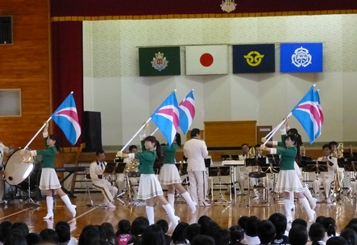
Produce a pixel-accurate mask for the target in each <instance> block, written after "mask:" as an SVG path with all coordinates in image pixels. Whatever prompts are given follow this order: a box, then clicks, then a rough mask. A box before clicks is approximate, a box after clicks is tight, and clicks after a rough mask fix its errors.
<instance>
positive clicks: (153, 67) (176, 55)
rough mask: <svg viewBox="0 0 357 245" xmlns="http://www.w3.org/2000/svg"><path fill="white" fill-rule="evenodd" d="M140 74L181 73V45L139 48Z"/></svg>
mask: <svg viewBox="0 0 357 245" xmlns="http://www.w3.org/2000/svg"><path fill="white" fill-rule="evenodd" d="M139 70H140V76H175V75H181V65H180V47H154V48H139Z"/></svg>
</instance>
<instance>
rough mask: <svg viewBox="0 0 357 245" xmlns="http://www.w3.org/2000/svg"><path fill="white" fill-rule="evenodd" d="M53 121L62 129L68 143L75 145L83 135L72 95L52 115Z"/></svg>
mask: <svg viewBox="0 0 357 245" xmlns="http://www.w3.org/2000/svg"><path fill="white" fill-rule="evenodd" d="M52 119H53V121H54V122H55V123H56V124H57V125H58V127H60V128H61V129H62V131H63V133H64V134H65V136H66V138H67V139H68V141H69V142H70V143H71V144H72V145H75V144H76V142H77V140H78V138H79V136H80V135H81V126H80V125H79V121H78V114H77V107H76V102H75V101H74V98H73V93H70V94H69V95H68V96H67V98H66V99H65V100H64V101H63V102H62V104H61V105H60V106H59V107H58V108H57V110H56V111H55V112H54V113H53V114H52Z"/></svg>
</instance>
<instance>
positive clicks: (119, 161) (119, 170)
mask: <svg viewBox="0 0 357 245" xmlns="http://www.w3.org/2000/svg"><path fill="white" fill-rule="evenodd" d="M123 160H124V159H123V158H116V159H114V162H115V164H116V167H115V169H114V172H115V173H116V174H124V189H123V190H122V192H121V193H119V194H118V195H117V196H116V197H115V198H116V199H117V200H118V201H119V202H121V203H122V204H124V201H123V200H121V197H122V196H123V195H124V194H125V193H126V192H127V177H128V176H127V174H125V173H124V169H125V166H126V163H125V162H123Z"/></svg>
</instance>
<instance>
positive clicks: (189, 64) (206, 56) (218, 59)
mask: <svg viewBox="0 0 357 245" xmlns="http://www.w3.org/2000/svg"><path fill="white" fill-rule="evenodd" d="M227 52H228V48H227V45H212V46H208V45H207V46H186V74H187V75H212V74H227V73H228V60H227V59H228V57H227Z"/></svg>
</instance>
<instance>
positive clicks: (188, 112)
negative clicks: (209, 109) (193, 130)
mask: <svg viewBox="0 0 357 245" xmlns="http://www.w3.org/2000/svg"><path fill="white" fill-rule="evenodd" d="M179 110H180V124H179V127H180V128H181V130H182V132H183V133H184V134H187V132H188V130H189V128H190V126H191V124H192V121H193V118H194V117H195V114H196V103H195V98H194V97H193V90H191V91H190V92H189V93H188V94H187V95H186V97H185V98H184V99H183V100H182V101H181V102H180V103H179Z"/></svg>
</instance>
